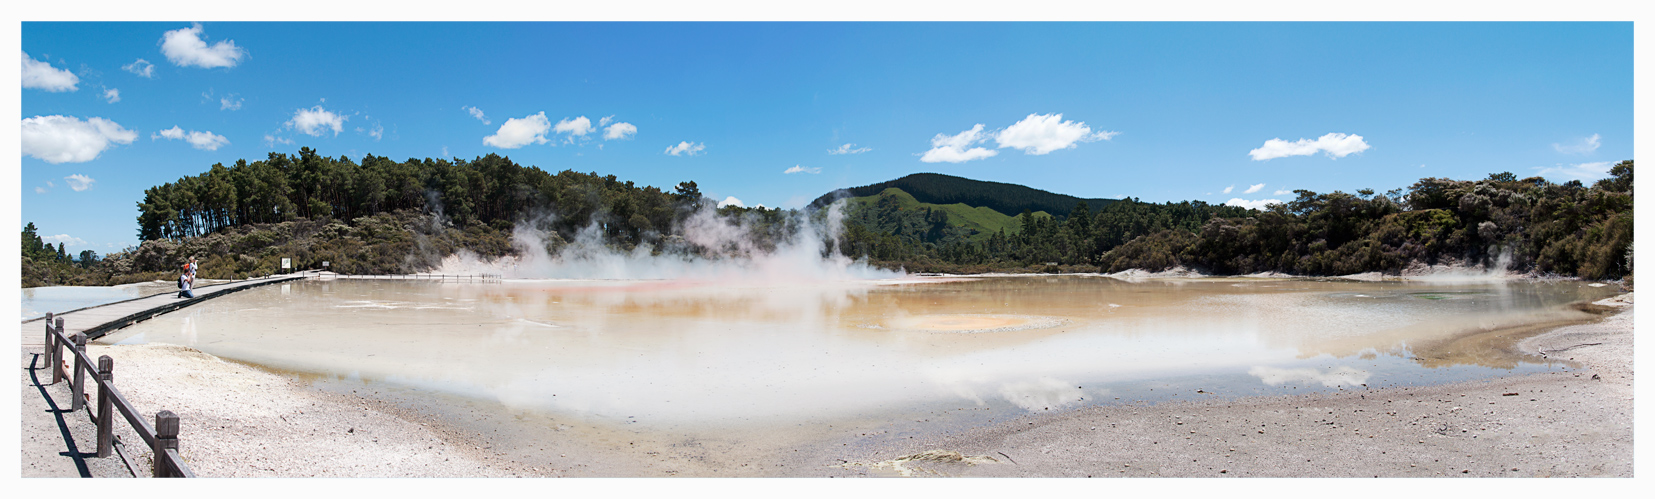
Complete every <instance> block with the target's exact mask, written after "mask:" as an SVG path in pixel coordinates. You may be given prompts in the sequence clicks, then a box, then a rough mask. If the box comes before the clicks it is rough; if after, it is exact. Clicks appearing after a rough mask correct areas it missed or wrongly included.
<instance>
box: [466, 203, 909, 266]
mask: <svg viewBox="0 0 1655 499" xmlns="http://www.w3.org/2000/svg"><path fill="white" fill-rule="evenodd" d="M710 204H711V203H705V204H703V206H701V208H700V209H699V210H698V211H696V212H694V213H693V214H691V215H690V216H689V217H687V218H686V219H685V220H684V222H683V223H682V225H681V226H680V227H679V228H678V230H677V231H675V232H677V233H678V234H682V236H677V235H673V236H666V237H663V238H658V239H657V241H656V242H654V243H647V242H646V243H641V244H639V245H638V246H637V247H635V248H633V249H632V250H630V251H627V250H624V249H620V248H616V247H614V246H612V245H610V244H607V243H606V242H605V241H604V240H603V230H602V226H601V225H600V224H599V223H598V222H596V221H594V222H592V223H590V224H588V225H587V226H586V227H585V228H584V229H582V230H580V231H579V232H578V233H576V234H575V236H574V238H573V240H571V241H564V239H563V237H562V236H561V235H560V234H558V233H557V232H555V231H547V230H541V229H539V228H537V226H542V225H545V224H540V223H535V222H537V221H542V222H543V221H546V220H549V219H551V218H550V217H555V215H546V216H544V217H542V218H541V219H540V220H531V221H528V222H523V223H519V224H517V226H516V227H515V228H514V229H513V231H512V244H513V245H514V247H515V248H516V249H517V253H518V254H517V255H515V256H506V257H502V258H498V259H494V260H492V261H485V260H483V259H481V258H479V257H478V256H477V255H475V254H472V253H470V252H464V251H462V252H461V253H459V254H455V255H453V256H449V257H447V258H444V259H443V262H442V265H441V267H440V268H439V269H438V270H437V271H438V272H442V273H459V274H464V273H497V274H501V275H502V276H503V277H505V278H508V279H705V280H717V281H726V282H750V283H766V282H801V281H806V282H808V281H836V280H862V279H888V278H896V277H902V276H903V275H905V273H903V272H901V271H889V270H884V269H879V268H875V267H872V266H869V265H868V264H867V262H866V261H864V260H851V259H849V258H846V257H844V256H843V255H840V254H838V253H837V252H830V251H829V248H828V246H827V245H828V244H830V243H829V242H828V241H830V240H836V239H837V238H838V235H839V231H840V228H841V227H842V226H843V221H844V214H843V206H844V203H843V202H838V203H835V204H834V205H833V206H830V207H829V208H828V209H827V212H826V213H824V214H823V216H821V217H819V219H818V220H812V219H811V217H808V216H807V215H805V214H803V213H797V212H795V213H794V214H792V215H791V216H793V217H795V218H794V219H793V220H792V222H795V224H796V225H797V226H798V227H799V229H798V230H797V231H796V232H795V233H793V234H792V235H791V236H790V237H787V238H785V239H784V240H782V241H780V242H778V243H776V244H775V246H774V247H773V248H771V247H769V246H768V245H765V244H762V243H760V242H758V241H755V240H754V238H753V236H752V234H751V232H750V230H749V227H750V225H751V221H749V220H746V219H743V218H738V217H729V216H720V215H718V213H717V212H716V211H714V209H713V208H712V206H710ZM656 249H660V251H659V252H657V251H655V250H656Z"/></svg>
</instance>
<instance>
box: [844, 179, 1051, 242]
mask: <svg viewBox="0 0 1655 499" xmlns="http://www.w3.org/2000/svg"><path fill="white" fill-rule="evenodd" d="M882 201H883V204H884V205H886V206H887V207H889V208H894V209H895V210H897V211H903V212H911V213H917V212H924V211H927V210H929V211H931V212H942V213H947V214H948V221H949V224H950V225H953V226H956V227H963V228H966V229H970V230H972V231H973V232H974V235H972V236H971V239H973V240H982V239H985V238H987V237H988V236H989V235H990V234H993V233H995V232H999V231H1001V230H1004V231H1005V232H1006V234H1016V233H1017V231H1018V230H1020V229H1021V228H1022V224H1021V223H1019V222H1018V221H1017V217H1016V216H1012V215H1007V214H1004V213H1000V212H998V211H994V210H993V209H990V208H988V207H986V206H976V207H973V206H969V205H966V204H965V203H953V204H936V203H926V202H922V201H920V200H918V199H916V198H915V197H914V196H913V195H912V194H909V193H908V192H906V191H903V190H902V189H899V188H896V187H889V188H886V189H885V190H883V191H880V192H879V193H877V194H874V195H871V196H861V197H854V198H850V200H848V201H847V203H848V204H847V206H846V208H847V209H846V211H847V212H849V213H856V214H863V213H877V212H879V211H880V210H879V208H880V207H881V204H882V203H881V202H882ZM889 208H887V210H886V211H888V210H889ZM1034 215H1035V216H1036V217H1051V214H1049V213H1046V212H1045V211H1037V212H1035V213H1034Z"/></svg>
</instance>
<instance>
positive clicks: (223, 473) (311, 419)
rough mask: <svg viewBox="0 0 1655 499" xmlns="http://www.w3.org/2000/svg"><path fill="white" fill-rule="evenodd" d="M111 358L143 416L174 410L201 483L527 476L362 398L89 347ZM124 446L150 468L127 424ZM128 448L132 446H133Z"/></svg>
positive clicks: (198, 360)
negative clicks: (225, 479)
mask: <svg viewBox="0 0 1655 499" xmlns="http://www.w3.org/2000/svg"><path fill="white" fill-rule="evenodd" d="M87 351H88V352H87V353H89V354H91V355H92V356H93V357H97V356H99V355H109V356H110V357H111V358H114V359H115V382H116V385H117V386H119V387H120V388H121V390H122V392H124V393H125V394H126V396H127V397H128V398H129V399H130V400H131V401H132V402H133V403H134V404H136V405H137V406H138V407H139V408H140V409H142V410H145V411H159V410H162V409H167V410H171V411H173V412H175V413H178V415H179V419H180V421H181V424H182V428H181V430H180V431H179V436H180V437H179V438H180V453H181V454H182V455H183V456H184V459H185V461H186V462H188V463H189V465H190V466H191V467H192V468H193V470H194V471H195V473H196V474H197V475H198V476H202V477H451V476H513V475H514V474H520V473H532V471H529V470H516V469H513V466H512V465H511V464H510V463H502V462H494V461H492V460H490V459H489V458H488V457H487V456H485V455H483V453H481V452H479V451H480V449H475V448H471V447H470V446H468V445H465V444H463V443H459V442H460V441H459V439H456V438H452V437H449V436H447V435H442V434H441V433H440V432H441V430H440V429H435V428H432V427H431V426H429V424H428V423H427V424H422V422H421V421H418V420H417V418H410V417H405V415H402V414H397V413H396V412H394V409H391V408H388V407H385V406H383V405H381V404H377V403H375V402H374V401H373V400H371V399H369V398H364V397H357V396H350V395H339V394H330V393H324V392H320V391H318V390H315V389H312V388H309V387H307V386H306V385H305V383H303V382H301V381H297V380H294V379H292V378H289V377H286V376H282V375H278V374H273V373H270V372H267V371H264V370H260V369H256V368H252V367H248V366H245V365H241V364H236V363H232V362H226V361H224V360H221V359H219V358H217V357H213V356H211V355H207V354H204V353H201V352H199V351H196V350H193V349H190V348H185V347H179V346H173V345H160V344H155V345H131V346H102V345H91V346H88V347H87ZM116 428H117V433H121V432H124V434H123V435H121V437H120V438H121V440H122V441H124V442H128V444H127V447H128V449H129V451H130V452H133V453H134V454H137V455H136V456H133V457H135V459H134V462H133V465H134V467H135V468H136V469H139V470H147V469H149V466H150V460H149V459H150V457H149V455H148V452H147V450H145V449H144V448H143V444H142V443H141V442H142V441H141V440H138V437H137V435H136V434H134V433H132V430H131V428H130V427H127V426H126V425H124V424H122V425H117V426H116ZM133 442H137V443H136V444H134V443H133Z"/></svg>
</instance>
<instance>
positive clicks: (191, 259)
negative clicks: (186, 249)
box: [190, 256, 201, 281]
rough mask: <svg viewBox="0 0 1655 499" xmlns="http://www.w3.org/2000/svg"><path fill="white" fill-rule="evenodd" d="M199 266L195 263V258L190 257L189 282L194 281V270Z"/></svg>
mask: <svg viewBox="0 0 1655 499" xmlns="http://www.w3.org/2000/svg"><path fill="white" fill-rule="evenodd" d="M200 266H201V265H200V264H197V263H195V257H193V256H192V257H190V280H191V281H194V280H195V269H197V268H199V267H200Z"/></svg>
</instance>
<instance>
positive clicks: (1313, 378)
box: [1247, 366, 1370, 388]
mask: <svg viewBox="0 0 1655 499" xmlns="http://www.w3.org/2000/svg"><path fill="white" fill-rule="evenodd" d="M1247 374H1251V375H1253V376H1257V377H1258V379H1259V381H1263V382H1264V384H1266V385H1271V386H1279V385H1284V384H1287V383H1290V382H1295V381H1302V382H1305V383H1321V384H1322V386H1325V387H1328V388H1333V387H1336V386H1357V385H1361V384H1362V383H1367V382H1368V376H1369V375H1370V374H1369V373H1368V372H1367V371H1363V370H1361V369H1357V368H1354V367H1347V366H1339V367H1336V368H1333V369H1329V370H1328V371H1326V372H1322V371H1319V370H1317V369H1315V368H1311V367H1303V368H1298V369H1286V368H1280V367H1266V366H1254V367H1253V368H1252V369H1249V370H1247Z"/></svg>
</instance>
